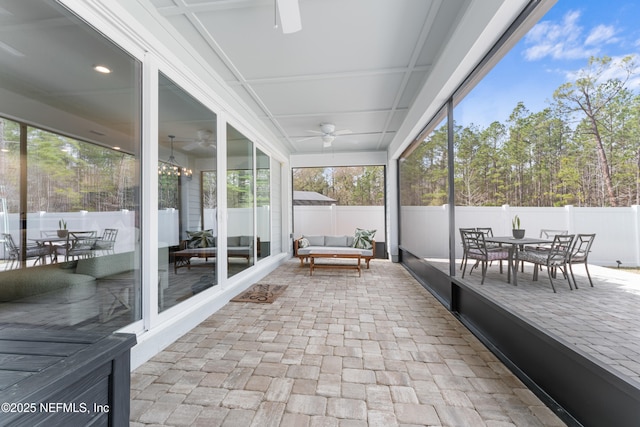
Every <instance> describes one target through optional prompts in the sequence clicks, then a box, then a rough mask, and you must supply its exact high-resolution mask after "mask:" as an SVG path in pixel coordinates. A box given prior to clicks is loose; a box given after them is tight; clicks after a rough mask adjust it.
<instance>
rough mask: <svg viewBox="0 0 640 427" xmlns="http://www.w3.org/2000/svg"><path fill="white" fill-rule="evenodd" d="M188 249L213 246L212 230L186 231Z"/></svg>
mask: <svg viewBox="0 0 640 427" xmlns="http://www.w3.org/2000/svg"><path fill="white" fill-rule="evenodd" d="M187 237H188V238H189V242H188V243H187V247H189V248H209V247H212V246H214V242H213V230H203V231H187Z"/></svg>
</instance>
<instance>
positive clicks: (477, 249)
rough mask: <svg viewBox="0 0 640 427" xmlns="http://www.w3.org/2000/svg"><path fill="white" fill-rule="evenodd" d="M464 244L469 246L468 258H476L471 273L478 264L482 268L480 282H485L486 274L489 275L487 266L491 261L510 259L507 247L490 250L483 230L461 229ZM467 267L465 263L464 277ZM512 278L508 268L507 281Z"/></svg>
mask: <svg viewBox="0 0 640 427" xmlns="http://www.w3.org/2000/svg"><path fill="white" fill-rule="evenodd" d="M460 233H461V234H462V240H463V245H464V246H465V247H466V248H467V257H466V258H467V259H475V260H476V261H477V262H476V264H475V265H474V266H473V267H471V270H469V274H471V272H472V271H473V269H474V268H476V267H477V266H478V265H480V266H481V268H482V280H481V282H480V284H481V285H482V284H484V279H485V276H486V275H487V267H488V265H489V263H490V262H491V261H498V260H500V261H501V260H508V259H509V251H508V250H507V249H502V250H490V249H489V248H487V243H486V242H485V240H484V233H483V232H481V231H465V230H461V231H460ZM466 269H467V266H466V264H465V266H464V268H463V270H462V278H464V273H465V271H466ZM510 280H511V269H510V268H508V269H507V281H510Z"/></svg>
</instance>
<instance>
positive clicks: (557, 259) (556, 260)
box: [518, 234, 575, 292]
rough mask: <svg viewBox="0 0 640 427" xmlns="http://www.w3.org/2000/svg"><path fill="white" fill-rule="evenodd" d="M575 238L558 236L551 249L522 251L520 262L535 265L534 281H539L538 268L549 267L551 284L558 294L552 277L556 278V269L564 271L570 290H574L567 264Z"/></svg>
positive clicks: (566, 235)
mask: <svg viewBox="0 0 640 427" xmlns="http://www.w3.org/2000/svg"><path fill="white" fill-rule="evenodd" d="M574 237H575V236H574V235H573V234H556V235H555V237H554V238H553V243H551V247H550V248H549V249H545V250H535V249H532V250H528V251H520V252H519V253H518V260H519V261H526V262H530V263H533V264H534V269H533V280H538V270H539V268H538V266H545V267H547V274H548V275H549V282H551V289H553V292H556V288H555V286H554V285H553V277H552V276H554V272H555V269H560V271H562V274H564V277H566V278H567V281H568V282H569V289H573V286H572V285H571V279H570V278H569V274H568V273H569V272H568V271H567V264H568V263H569V256H570V254H571V244H572V243H573V238H574Z"/></svg>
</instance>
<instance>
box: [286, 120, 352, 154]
mask: <svg viewBox="0 0 640 427" xmlns="http://www.w3.org/2000/svg"><path fill="white" fill-rule="evenodd" d="M307 132H311V133H317V134H318V136H312V137H309V138H303V139H301V140H299V141H298V142H301V141H307V140H309V139H314V138H320V139H321V140H322V146H323V147H325V148H328V147H331V144H332V143H333V141H335V139H336V138H337V137H339V136H341V135H349V134H350V133H353V132H351V131H350V130H348V129H343V130H336V125H334V124H333V123H320V131H317V130H309V131H307Z"/></svg>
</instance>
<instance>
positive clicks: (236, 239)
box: [227, 236, 240, 247]
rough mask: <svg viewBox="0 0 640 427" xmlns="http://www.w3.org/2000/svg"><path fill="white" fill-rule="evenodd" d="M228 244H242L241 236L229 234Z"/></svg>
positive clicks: (229, 245) (230, 245)
mask: <svg viewBox="0 0 640 427" xmlns="http://www.w3.org/2000/svg"><path fill="white" fill-rule="evenodd" d="M227 246H228V247H232V246H240V236H229V237H227Z"/></svg>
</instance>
